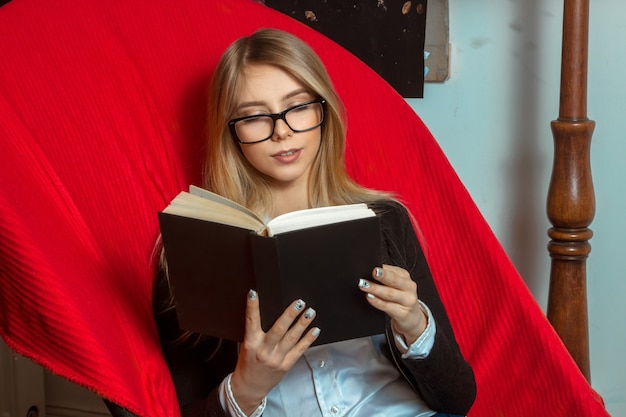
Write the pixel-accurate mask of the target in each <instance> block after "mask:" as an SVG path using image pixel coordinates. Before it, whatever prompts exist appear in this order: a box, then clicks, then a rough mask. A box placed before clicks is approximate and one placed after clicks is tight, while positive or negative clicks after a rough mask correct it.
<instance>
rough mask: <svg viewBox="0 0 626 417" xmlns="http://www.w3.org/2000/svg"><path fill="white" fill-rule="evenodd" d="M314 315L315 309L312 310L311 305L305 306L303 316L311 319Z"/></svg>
mask: <svg viewBox="0 0 626 417" xmlns="http://www.w3.org/2000/svg"><path fill="white" fill-rule="evenodd" d="M314 315H315V310H313V309H312V308H311V307H309V308H307V309H306V311H305V312H304V318H305V319H307V320H311V318H313V316H314Z"/></svg>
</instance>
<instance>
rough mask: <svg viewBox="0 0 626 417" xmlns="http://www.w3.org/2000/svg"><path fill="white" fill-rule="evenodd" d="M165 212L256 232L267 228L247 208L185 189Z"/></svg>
mask: <svg viewBox="0 0 626 417" xmlns="http://www.w3.org/2000/svg"><path fill="white" fill-rule="evenodd" d="M220 198H221V197H220ZM226 201H228V200H226ZM233 204H234V203H233ZM163 212H164V213H169V214H176V215H178V216H185V217H191V218H194V219H199V220H209V221H214V222H218V223H222V224H226V225H229V226H238V227H243V228H245V229H248V230H253V231H256V232H260V231H261V230H263V229H264V228H265V225H264V224H263V222H262V221H261V220H260V219H259V218H258V217H257V216H256V215H255V214H254V213H252V212H251V211H249V210H247V209H246V210H245V211H244V210H240V208H239V207H235V206H233V205H231V204H224V203H223V202H222V201H216V200H213V199H207V198H204V197H200V196H198V195H195V194H191V193H188V192H185V191H182V192H181V193H179V194H178V195H177V196H176V198H175V199H174V200H172V202H171V203H170V204H169V205H168V206H167V207H166V208H165V209H164V210H163Z"/></svg>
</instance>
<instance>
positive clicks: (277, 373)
mask: <svg viewBox="0 0 626 417" xmlns="http://www.w3.org/2000/svg"><path fill="white" fill-rule="evenodd" d="M314 317H315V310H313V309H312V308H308V309H306V310H305V303H304V301H302V300H296V301H294V302H293V303H291V305H290V306H289V307H287V308H286V309H285V311H284V312H283V314H282V315H281V316H280V317H279V318H278V319H277V320H276V322H275V323H274V325H273V326H272V328H271V329H269V330H268V332H267V333H265V332H264V331H263V329H262V328H261V315H260V312H259V299H258V297H257V294H256V292H255V291H252V290H251V291H250V294H249V296H248V301H247V305H246V331H245V335H244V340H243V343H242V345H241V350H240V352H239V359H238V360H237V366H236V367H235V371H234V372H233V375H232V377H231V388H232V391H233V395H234V397H235V400H236V401H237V404H238V405H239V407H240V408H241V410H242V411H243V412H244V413H246V414H250V413H252V412H253V411H254V410H255V409H256V408H257V407H258V406H259V405H260V404H261V401H262V400H263V398H264V397H265V396H266V395H267V394H268V393H269V392H270V390H271V389H272V388H274V386H276V385H277V384H278V383H279V382H280V380H281V379H282V378H283V376H284V375H285V374H286V373H287V371H289V369H291V367H292V366H293V365H294V364H295V363H296V361H297V360H298V359H299V358H300V357H301V356H302V354H303V353H304V352H305V351H306V349H307V348H308V347H309V346H311V343H313V342H314V341H315V339H317V336H318V334H319V331H320V330H319V329H318V328H317V327H316V328H313V329H311V330H309V331H308V332H306V334H304V336H303V333H304V332H305V330H306V329H307V327H308V326H309V325H310V324H311V321H312V320H313V318H314Z"/></svg>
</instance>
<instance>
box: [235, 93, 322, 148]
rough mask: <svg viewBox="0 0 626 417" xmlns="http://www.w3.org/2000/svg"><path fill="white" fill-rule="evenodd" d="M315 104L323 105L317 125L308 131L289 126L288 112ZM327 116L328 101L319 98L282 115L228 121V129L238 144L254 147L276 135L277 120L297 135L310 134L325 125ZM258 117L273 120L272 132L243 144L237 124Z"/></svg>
mask: <svg viewBox="0 0 626 417" xmlns="http://www.w3.org/2000/svg"><path fill="white" fill-rule="evenodd" d="M314 103H320V104H321V105H322V117H321V119H320V122H319V123H318V124H316V125H315V126H313V127H310V128H308V129H303V130H298V129H294V128H293V127H291V126H290V125H289V122H288V121H287V118H286V117H285V115H286V114H287V113H288V112H290V111H292V110H295V109H299V108H301V107H304V106H309V105H311V104H314ZM325 116H326V100H325V99H323V98H318V99H316V100H311V101H307V102H306V103H302V104H297V105H295V106H293V107H289V108H288V109H285V110H283V111H281V112H280V113H264V114H255V115H253V116H244V117H237V118H236V119H231V120H229V121H228V128H229V129H230V133H231V135H232V137H233V138H234V139H235V140H236V141H237V142H239V143H240V144H242V145H253V144H255V143H260V142H265V141H266V140H268V139H270V138H271V137H272V136H273V135H274V130H275V129H276V121H277V120H282V121H283V122H285V124H286V125H287V126H288V127H289V129H291V130H292V131H293V132H295V133H302V132H308V131H310V130H313V129H317V128H318V127H320V126H321V125H322V124H323V123H324V120H325ZM258 117H270V118H271V119H272V122H273V123H272V132H271V133H270V135H269V136H268V137H266V138H265V139H261V140H255V141H254V142H243V141H242V140H241V139H239V135H238V134H237V129H236V128H235V123H237V122H240V121H242V120H247V119H256V118H258Z"/></svg>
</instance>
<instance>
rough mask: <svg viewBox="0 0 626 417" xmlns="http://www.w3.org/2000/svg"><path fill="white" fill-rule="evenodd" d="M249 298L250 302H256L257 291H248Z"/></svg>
mask: <svg viewBox="0 0 626 417" xmlns="http://www.w3.org/2000/svg"><path fill="white" fill-rule="evenodd" d="M248 298H249V299H250V301H254V300H256V291H254V290H250V291H248Z"/></svg>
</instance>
